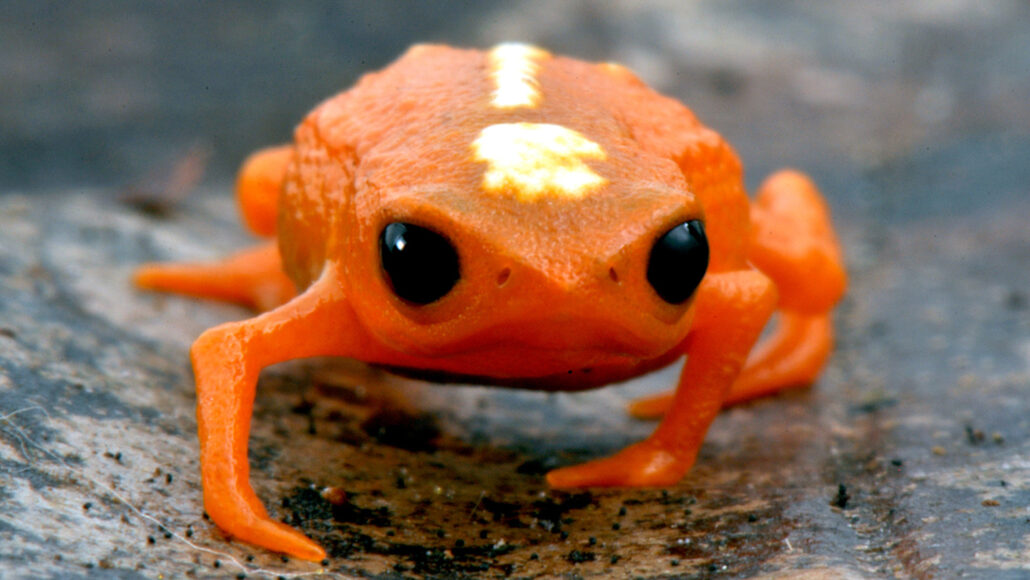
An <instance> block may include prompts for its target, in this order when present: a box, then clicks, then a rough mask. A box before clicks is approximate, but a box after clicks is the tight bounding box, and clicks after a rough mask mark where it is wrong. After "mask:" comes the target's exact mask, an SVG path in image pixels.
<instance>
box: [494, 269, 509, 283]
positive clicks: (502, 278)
mask: <svg viewBox="0 0 1030 580" xmlns="http://www.w3.org/2000/svg"><path fill="white" fill-rule="evenodd" d="M510 277H511V268H505V269H503V270H501V273H500V274H498V275H497V285H498V286H504V285H505V284H506V283H507V282H508V278H510Z"/></svg>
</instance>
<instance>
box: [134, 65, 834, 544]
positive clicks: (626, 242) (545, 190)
mask: <svg viewBox="0 0 1030 580" xmlns="http://www.w3.org/2000/svg"><path fill="white" fill-rule="evenodd" d="M238 194H239V200H240V204H241V208H242V213H243V217H244V220H245V222H246V223H247V224H248V226H249V227H250V228H251V229H252V230H253V231H254V232H255V233H258V234H261V235H266V236H272V235H274V236H275V237H276V242H275V243H269V244H267V245H265V246H263V247H260V248H258V249H255V250H250V251H247V252H243V253H241V254H238V255H236V256H233V257H230V258H229V259H227V260H224V261H222V262H218V263H214V264H198V265H189V264H186V265H146V266H143V267H142V268H140V270H139V271H138V272H137V276H136V282H137V284H138V285H140V286H141V287H145V288H152V289H158V290H164V291H171V292H182V293H188V294H193V295H197V296H204V297H211V298H217V299H223V300H231V301H236V302H239V303H242V304H246V305H249V306H252V307H255V308H258V309H261V310H266V312H265V313H263V314H261V315H259V316H257V317H255V318H252V319H250V320H246V321H243V322H233V323H228V324H224V325H221V326H218V327H215V328H212V329H210V330H208V331H207V332H205V333H204V334H203V335H201V337H200V338H199V339H198V340H197V342H196V343H195V344H194V346H193V349H192V358H193V364H194V369H195V373H196V380H197V395H198V402H197V412H198V419H199V425H200V444H201V462H202V471H203V473H202V476H203V484H204V503H205V507H206V509H207V511H208V513H209V514H210V516H211V518H212V519H213V520H214V521H215V522H216V523H217V524H218V525H219V526H220V527H222V528H223V529H224V530H225V531H226V532H228V533H230V534H231V535H233V536H235V537H237V538H239V539H241V540H244V541H247V542H251V543H254V544H257V545H260V546H264V547H267V548H269V549H272V550H276V551H279V552H285V553H288V554H291V555H293V556H296V557H299V558H305V559H310V560H320V559H322V558H323V557H325V552H324V551H323V550H322V549H321V548H320V547H319V546H318V545H317V544H316V543H314V542H312V541H311V540H310V539H308V538H307V537H305V536H304V535H302V534H301V533H299V532H297V531H296V530H293V529H291V528H289V527H287V526H285V525H283V524H280V523H278V522H275V521H273V520H271V519H270V518H269V517H268V514H267V512H266V511H265V509H264V507H263V505H262V504H261V502H260V501H259V500H258V498H257V497H256V495H255V494H254V492H253V490H252V489H251V487H250V483H249V469H248V464H247V437H248V434H249V430H250V416H251V409H252V406H253V401H254V392H255V384H256V380H257V376H258V373H259V372H260V370H261V369H262V368H263V367H265V366H268V365H270V364H274V363H276V362H280V361H283V360H288V359H292V358H300V357H309V356H326V355H330V356H344V357H352V358H356V359H360V360H363V361H366V362H368V363H372V364H378V365H383V366H388V367H393V368H401V369H404V370H405V372H412V371H416V372H417V371H424V372H426V373H427V374H429V375H432V376H448V377H454V378H458V379H462V378H464V379H466V380H472V381H475V382H481V383H496V384H504V385H511V386H518V387H524V388H537V389H549V390H578V389H586V388H593V387H597V386H600V385H604V384H607V383H610V382H613V381H618V380H622V379H626V378H629V377H632V376H636V375H639V374H641V373H643V372H646V371H648V370H651V369H654V368H658V367H661V366H664V365H666V364H669V363H671V362H673V361H674V360H676V359H679V358H681V357H682V356H683V355H686V364H685V365H684V369H683V373H682V376H681V379H680V380H679V384H678V385H677V386H676V388H675V390H674V391H673V392H672V393H670V394H668V395H660V396H657V397H652V398H648V399H645V400H641V401H637V402H635V403H634V404H633V405H632V406H631V408H630V411H631V412H632V413H634V414H635V415H637V416H641V417H663V419H662V421H661V423H660V425H659V427H658V428H657V430H656V431H655V432H654V434H653V435H652V436H651V437H649V438H648V439H646V440H645V441H642V442H640V443H638V444H635V445H633V446H630V447H628V448H627V449H625V450H623V451H621V452H620V453H618V454H616V455H615V456H613V457H610V458H607V459H601V460H597V461H592V462H589V463H586V464H583V465H578V466H573V467H567V468H562V469H557V470H555V471H552V472H551V473H549V474H548V475H547V480H548V482H549V483H550V484H551V485H552V486H555V487H559V488H568V487H583V486H662V485H671V484H674V483H676V482H677V481H678V480H679V479H680V478H682V477H683V475H684V474H685V473H686V472H687V470H688V469H689V468H690V467H691V465H692V464H693V462H694V459H695V456H696V454H697V452H698V449H699V448H700V446H701V443H702V441H703V438H704V435H705V432H706V431H707V429H708V426H709V424H710V423H711V421H712V419H713V418H714V416H715V415H716V413H717V412H718V411H719V409H720V408H722V407H723V406H725V405H727V404H731V403H735V402H739V401H744V400H747V399H750V398H753V397H756V396H760V395H764V394H768V393H773V392H776V391H778V390H781V389H783V388H787V387H791V386H801V385H805V384H808V383H810V382H811V381H813V380H814V379H815V378H816V376H817V375H818V373H819V372H820V370H821V369H822V367H823V366H824V364H825V362H826V360H827V358H828V356H829V354H830V350H831V348H832V327H831V321H830V317H829V312H830V310H831V308H832V307H833V305H834V304H835V303H836V302H837V301H838V300H839V298H840V297H841V295H842V293H843V291H844V287H845V274H844V270H843V267H842V264H841V255H840V250H839V247H838V243H837V241H836V239H835V237H834V233H833V230H832V227H831V225H830V221H829V215H828V212H827V209H826V206H825V204H824V202H823V200H822V199H821V197H820V195H819V193H818V191H817V190H816V189H815V186H814V185H813V184H812V183H811V182H810V181H809V180H808V179H807V178H806V177H804V176H803V175H801V174H798V173H796V172H792V171H784V172H780V173H777V174H776V175H774V176H772V177H770V178H769V179H768V180H767V181H766V183H765V184H764V185H763V186H762V187H761V189H760V191H759V192H758V195H757V199H756V201H755V202H754V203H753V204H752V203H750V202H749V200H748V198H747V196H746V192H745V191H744V187H743V182H742V177H741V167H740V163H739V161H738V159H737V157H736V155H735V154H734V152H733V151H732V149H731V148H730V147H729V145H727V144H726V143H725V142H724V141H723V140H722V138H721V137H719V135H717V134H716V133H714V132H712V131H711V130H709V129H707V128H705V127H703V126H702V125H701V124H700V123H699V122H698V121H697V120H696V119H695V117H694V116H693V114H692V113H691V112H690V111H689V110H687V109H686V108H685V107H683V106H682V105H681V104H679V103H677V102H675V101H673V100H671V99H668V98H665V97H663V96H660V95H658V94H656V93H655V92H653V91H652V90H651V89H649V88H648V87H646V86H645V85H644V84H643V83H641V82H640V81H639V80H638V79H637V78H636V77H635V76H633V75H632V73H630V72H628V71H627V70H626V69H624V68H622V67H620V66H618V65H613V64H589V63H584V62H580V61H577V60H572V59H568V58H563V57H559V56H553V55H550V54H548V53H546V52H544V51H542V50H540V49H536V48H532V47H526V46H522V45H502V46H499V47H496V48H495V49H493V50H492V51H488V52H481V51H472V50H458V49H453V48H448V47H442V46H417V47H414V48H412V49H411V50H410V51H409V52H408V53H407V54H405V55H404V56H403V57H402V58H401V59H399V60H398V61H397V62H395V63H394V64H393V65H391V66H390V67H388V68H386V69H385V70H383V71H381V72H378V73H374V74H369V75H367V76H365V77H364V78H362V79H361V81H360V82H359V83H358V84H357V86H355V87H354V88H352V89H351V90H349V91H347V92H344V93H342V94H340V95H338V96H335V97H333V98H331V99H329V100H328V101H326V102H324V103H322V104H321V105H319V106H318V107H317V108H316V109H315V110H314V111H313V112H312V113H310V114H309V115H308V116H307V118H306V119H305V120H304V121H303V122H302V123H301V125H300V126H299V127H298V128H297V130H296V135H295V141H294V143H293V144H292V145H287V146H282V147H277V148H274V149H269V150H265V151H262V152H259V153H257V154H255V155H254V156H252V157H251V158H250V159H249V160H248V161H247V162H246V164H245V165H244V167H243V170H242V172H241V177H240V180H239V183H238ZM695 219H696V220H701V221H702V222H703V223H704V227H705V229H706V231H707V237H708V242H709V246H710V261H709V266H708V270H707V274H706V275H705V277H704V279H703V281H702V282H701V284H700V286H699V287H698V288H697V290H696V291H695V292H694V294H693V296H692V297H691V298H690V299H688V300H687V301H686V302H684V303H682V304H670V303H668V302H665V301H664V300H662V298H661V297H660V296H659V295H658V294H657V293H656V291H655V290H654V288H652V287H651V286H650V285H649V283H648V281H647V276H646V269H647V264H648V257H649V253H650V251H651V248H652V247H653V246H654V244H655V241H656V239H658V238H659V237H660V236H661V235H662V234H664V233H665V232H666V231H668V230H669V229H670V228H672V227H673V226H676V225H677V224H680V223H683V222H685V221H688V220H695ZM392 222H406V223H411V224H415V225H419V226H422V227H425V228H429V229H431V230H433V231H436V232H439V233H443V234H444V235H445V236H446V237H447V238H448V239H449V240H450V242H451V243H452V244H453V246H454V247H455V248H456V250H457V253H458V255H459V259H460V271H461V277H460V280H459V281H458V282H457V284H456V285H455V286H454V288H453V289H452V290H451V291H450V292H449V293H448V294H446V295H445V296H443V297H442V298H440V299H439V300H436V301H434V302H432V303H429V304H425V305H416V304H412V303H409V302H406V301H404V300H402V299H400V298H398V297H397V296H396V295H395V294H394V292H393V290H392V288H391V286H390V283H389V280H388V279H387V276H386V275H385V274H384V273H383V272H382V266H381V264H380V254H379V245H378V244H379V236H380V234H381V232H382V231H383V229H384V227H385V226H386V225H387V224H389V223H392ZM775 311H779V323H778V325H777V327H776V328H775V329H774V330H773V332H772V334H771V335H770V337H769V338H768V339H767V340H766V341H765V342H764V343H763V344H762V345H760V346H759V348H758V349H756V350H755V352H754V353H752V355H751V358H750V359H749V358H748V354H749V353H750V352H751V351H752V347H753V346H754V343H755V342H756V340H757V338H758V336H759V334H760V333H761V331H762V329H763V328H764V327H765V325H766V323H767V322H768V321H769V318H770V316H771V315H772V314H773V312H775Z"/></svg>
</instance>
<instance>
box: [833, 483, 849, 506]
mask: <svg viewBox="0 0 1030 580" xmlns="http://www.w3.org/2000/svg"><path fill="white" fill-rule="evenodd" d="M850 499H851V496H850V495H848V486H846V485H844V484H843V483H840V484H837V495H835V496H833V501H831V502H830V505H832V506H835V507H839V508H840V509H842V510H846V509H848V500H850Z"/></svg>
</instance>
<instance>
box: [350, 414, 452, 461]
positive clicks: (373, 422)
mask: <svg viewBox="0 0 1030 580" xmlns="http://www.w3.org/2000/svg"><path fill="white" fill-rule="evenodd" d="M361 428H362V429H363V430H364V431H365V433H367V434H368V435H369V436H371V437H373V438H375V440H376V441H378V442H379V443H382V444H383V445H389V446H390V447H397V448H398V449H404V450H406V451H413V452H431V451H435V450H436V440H437V438H439V437H440V428H439V427H438V426H437V424H436V420H435V419H434V418H433V417H432V416H431V415H429V414H420V415H417V416H412V415H410V414H408V413H405V412H403V411H399V410H397V409H383V410H381V411H379V412H378V413H376V414H374V415H372V416H371V417H369V418H368V419H366V420H365V421H364V423H362V424H361Z"/></svg>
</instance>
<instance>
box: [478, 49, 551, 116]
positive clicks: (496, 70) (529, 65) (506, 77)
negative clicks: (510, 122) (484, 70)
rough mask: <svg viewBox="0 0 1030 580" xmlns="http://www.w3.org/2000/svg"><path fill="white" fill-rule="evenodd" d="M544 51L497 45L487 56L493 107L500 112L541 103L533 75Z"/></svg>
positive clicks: (538, 89) (545, 55) (545, 52)
mask: <svg viewBox="0 0 1030 580" xmlns="http://www.w3.org/2000/svg"><path fill="white" fill-rule="evenodd" d="M547 56H548V53H547V51H545V50H541V49H539V48H536V47H535V46H529V45H528V44H518V43H505V44H498V45H497V46H495V47H494V48H493V50H491V51H490V52H489V54H488V55H487V58H488V60H489V61H490V77H491V78H493V81H494V92H493V101H492V104H493V106H495V107H497V108H499V109H513V108H516V107H535V106H536V104H537V102H538V101H539V100H540V87H539V84H538V83H537V80H536V74H537V72H538V71H539V70H540V65H539V64H538V61H540V60H541V59H543V58H545V57H547Z"/></svg>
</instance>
